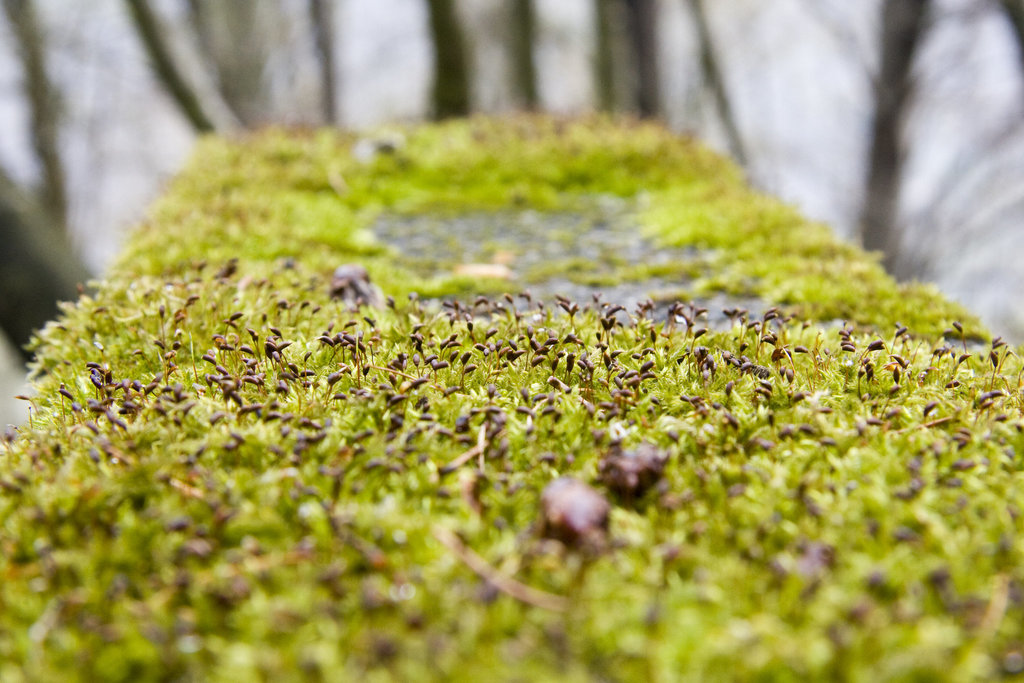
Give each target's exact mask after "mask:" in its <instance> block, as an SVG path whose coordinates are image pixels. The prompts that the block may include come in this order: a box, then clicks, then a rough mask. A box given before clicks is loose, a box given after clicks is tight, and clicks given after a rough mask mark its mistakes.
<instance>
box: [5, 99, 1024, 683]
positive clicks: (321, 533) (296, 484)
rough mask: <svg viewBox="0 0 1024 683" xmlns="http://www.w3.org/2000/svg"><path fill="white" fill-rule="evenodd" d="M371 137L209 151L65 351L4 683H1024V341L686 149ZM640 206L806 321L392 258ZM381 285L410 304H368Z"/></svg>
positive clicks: (208, 143) (726, 272)
mask: <svg viewBox="0 0 1024 683" xmlns="http://www.w3.org/2000/svg"><path fill="white" fill-rule="evenodd" d="M372 140H377V142H369V141H368V140H362V141H360V140H357V139H356V138H354V137H352V136H348V135H346V134H343V133H338V132H335V131H320V132H302V133H296V132H285V131H277V130H269V131H265V132H261V133H259V134H255V135H252V136H250V137H246V138H244V139H240V140H234V141H224V140H218V139H208V140H205V141H204V142H203V143H202V144H201V145H200V148H199V150H198V151H197V153H196V154H195V156H194V158H193V160H192V162H191V164H190V165H189V167H188V168H187V169H186V171H185V172H184V173H183V174H182V175H181V176H180V177H179V178H177V179H176V180H175V181H174V182H173V183H172V185H171V186H170V187H169V189H168V191H167V193H166V195H165V196H164V198H163V199H161V200H160V201H159V202H158V203H157V204H156V205H155V206H154V208H153V210H152V212H151V215H150V217H149V219H148V220H147V221H146V222H145V223H144V224H143V225H142V226H140V227H139V229H138V230H137V231H136V232H135V233H134V234H133V236H132V238H131V240H130V243H129V245H128V246H127V247H126V249H125V251H124V254H123V256H122V258H121V259H120V261H119V262H118V264H117V265H116V267H115V268H114V269H113V270H112V271H111V273H110V274H109V276H108V277H107V278H106V279H105V280H104V281H102V282H100V283H97V285H96V287H95V289H94V291H93V293H91V294H90V295H89V296H85V297H82V298H81V299H80V300H79V301H77V302H75V303H74V304H71V305H69V306H67V307H66V308H65V309H64V313H63V315H62V317H61V318H60V319H59V320H58V321H56V322H54V323H52V324H50V325H49V326H48V327H47V328H46V329H45V330H43V332H42V333H41V334H40V336H39V339H38V341H37V344H36V348H37V353H38V361H37V365H38V368H37V370H38V374H37V378H36V386H37V390H38V394H37V396H36V397H35V398H34V399H33V408H34V409H33V411H32V417H31V419H30V421H29V423H28V424H26V425H24V426H22V427H21V428H19V429H18V430H17V432H16V433H14V434H10V435H9V438H8V439H7V440H6V442H5V443H4V444H3V445H2V446H0V680H3V681H40V680H42V681H46V680H58V679H59V680H90V681H92V680H131V681H140V680H164V679H170V680H235V681H237V680H275V681H276V680H389V679H395V680H410V679H412V680H418V679H453V680H467V679H478V680H550V679H565V680H593V679H598V680H678V679H692V680H732V679H749V678H763V679H773V680H774V679H791V678H808V677H810V678H819V679H820V678H828V679H833V678H835V679H847V678H848V679H851V680H884V679H900V680H903V679H921V680H942V679H945V680H957V681H961V680H970V679H972V678H995V677H999V676H1001V675H1004V674H1012V673H1016V672H1019V671H1020V670H1022V669H1024V636H1022V635H1021V629H1022V621H1024V619H1022V618H1024V568H1022V561H1021V560H1022V553H1024V545H1022V542H1021V541H1020V540H1019V537H1018V536H1017V532H1018V531H1020V530H1021V526H1022V521H1021V515H1020V509H1019V505H1020V503H1019V502H1018V501H1020V500H1021V499H1022V494H1024V476H1022V462H1021V452H1022V450H1024V436H1022V426H1024V419H1022V416H1024V410H1022V395H1021V372H1022V369H1021V362H1020V359H1019V356H1018V354H1017V353H1015V352H1014V351H1013V350H1012V349H1011V348H1009V347H1008V346H1006V345H1005V344H1003V343H1002V342H1001V341H999V340H990V339H989V338H988V336H987V333H986V332H985V330H984V329H982V328H981V326H980V325H979V324H978V322H977V321H976V320H975V319H974V318H972V317H971V316H970V315H969V314H967V313H966V312H965V311H963V310H962V309H961V308H960V307H958V306H956V305H955V304H953V303H950V302H948V301H946V300H945V299H943V298H942V297H941V296H939V295H938V294H937V293H935V292H934V291H933V290H932V289H930V288H927V287H923V286H920V285H898V284H897V283H895V282H894V281H893V280H892V279H891V278H889V277H888V276H887V275H885V273H884V272H883V271H882V270H881V269H880V267H879V266H878V263H877V259H876V258H874V257H872V256H868V255H865V254H864V253H862V252H861V251H859V250H857V249H856V248H854V247H851V246H849V245H846V244H842V243H840V242H838V241H837V240H835V239H834V238H833V237H832V236H831V235H830V234H829V232H828V230H826V229H825V228H824V227H822V226H820V225H815V224H812V223H809V222H807V221H806V220H804V219H803V218H801V217H800V216H799V215H798V214H797V213H796V212H795V211H794V210H793V209H792V208H790V207H788V206H786V205H784V204H782V203H779V202H778V201H776V200H773V199H771V198H768V197H765V196H762V195H760V194H758V193H756V192H753V191H751V190H750V189H749V188H747V187H746V186H745V184H744V182H743V180H742V178H741V175H740V173H739V171H738V170H737V169H736V168H735V167H733V166H732V165H730V164H729V163H727V162H725V161H723V160H722V159H720V158H719V157H717V156H715V155H714V154H712V153H710V152H708V151H707V150H706V149H704V148H703V147H701V146H699V145H698V144H696V143H694V142H691V141H688V140H685V139H681V138H678V137H675V136H672V135H670V134H668V133H667V132H665V131H664V130H662V129H661V128H659V127H657V126H654V125H647V124H642V125H641V124H637V123H633V122H614V121H610V120H606V119H586V120H574V121H559V120H555V119H550V118H542V117H524V118H513V119H501V120H493V119H483V118H481V119H472V120H469V121H455V122H450V123H445V124H441V125H434V126H423V127H417V128H409V129H403V130H401V131H389V132H386V133H382V134H381V135H380V136H374V137H372ZM367 144H369V145H370V148H372V149H370V152H371V153H364V152H367ZM353 149H357V150H359V154H356V155H353V154H352V150H353ZM609 196H614V197H620V198H623V200H622V201H623V202H625V206H627V207H628V212H629V214H630V216H631V220H635V221H636V224H637V225H638V226H640V229H641V230H642V231H643V232H644V234H645V235H646V237H647V239H649V240H651V241H652V242H654V243H656V244H659V245H661V246H662V247H664V248H665V249H668V248H680V249H684V250H689V251H686V252H685V253H691V254H693V255H694V256H693V260H692V262H689V263H686V264H679V268H678V269H674V268H665V267H664V265H662V266H660V267H659V268H658V269H657V273H656V274H658V275H659V276H668V277H672V276H678V277H682V274H683V273H685V274H686V278H687V279H686V282H685V288H686V289H687V291H689V292H691V293H692V294H693V295H694V296H695V297H698V301H700V300H703V298H706V297H711V296H712V295H714V294H715V293H716V292H726V293H728V294H730V295H732V296H737V297H752V298H756V299H757V300H760V301H763V302H766V306H767V308H766V310H763V311H758V312H756V314H755V313H754V312H751V311H747V312H744V311H742V310H730V311H729V312H728V315H727V316H726V317H727V319H728V322H727V324H725V325H720V326H711V325H709V324H708V323H707V322H706V320H707V319H708V318H709V317H710V313H703V312H702V311H701V310H700V306H699V305H687V304H686V302H683V303H680V304H678V305H673V306H671V310H672V312H673V315H671V316H670V317H669V318H666V317H665V316H664V315H662V314H661V313H658V311H659V310H660V309H657V308H656V307H654V306H651V307H641V308H640V309H638V310H632V311H628V312H623V311H618V310H616V307H615V306H614V305H612V304H611V303H608V302H604V303H602V302H600V301H593V300H591V301H580V302H577V303H576V304H575V305H574V303H573V302H569V301H561V302H559V301H558V300H551V299H549V300H548V301H547V302H545V305H544V306H543V307H541V306H540V302H538V301H537V300H536V299H532V300H531V299H529V298H527V297H517V296H515V295H516V291H515V290H513V291H510V292H509V293H508V296H505V295H504V289H507V288H510V287H512V286H513V285H518V284H520V283H514V282H508V281H502V280H479V279H474V278H470V277H467V276H465V275H457V274H454V273H453V272H452V271H450V270H447V269H445V268H441V269H439V270H438V271H437V272H425V271H424V270H423V269H421V268H416V267H414V266H413V265H410V262H409V261H408V259H406V258H404V257H401V256H400V254H399V253H398V252H397V251H396V250H395V249H393V248H391V247H389V246H388V245H386V244H383V243H381V242H379V241H377V240H375V238H374V236H373V234H372V233H371V232H370V227H371V226H373V225H374V224H375V221H378V220H380V219H381V218H382V217H385V218H388V217H390V218H395V217H403V216H422V215H424V214H430V215H434V216H438V217H441V218H444V217H455V216H465V215H467V214H473V215H480V214H481V213H486V212H489V211H509V210H512V209H514V210H531V211H534V212H537V213H538V214H540V215H543V214H546V213H549V212H557V213H559V215H566V214H567V213H577V214H587V213H591V212H593V211H595V209H594V207H595V206H600V203H601V201H602V197H604V198H607V197H609ZM440 225H442V226H443V225H444V223H443V221H442V222H441V223H440ZM343 263H360V264H363V265H364V266H365V267H366V268H367V269H368V272H369V274H370V278H371V280H372V281H373V282H374V283H375V284H376V285H377V286H379V287H380V288H381V290H382V291H383V293H384V294H385V295H387V296H389V297H390V299H389V300H388V302H387V303H386V304H385V305H382V306H380V307H377V308H367V307H363V308H361V309H358V310H355V309H353V307H352V306H350V305H349V304H347V303H346V302H344V301H343V300H340V299H337V298H332V296H331V294H330V291H331V273H332V272H333V270H334V268H335V267H336V266H338V265H339V264H343ZM643 266H644V264H636V263H624V264H611V265H610V266H608V268H610V269H611V270H610V271H609V269H608V268H606V269H605V270H604V271H602V273H603V275H602V276H601V277H602V278H605V280H607V281H611V280H613V279H614V276H615V274H616V273H618V275H619V276H621V277H636V278H643V277H645V276H646V275H648V274H651V273H649V272H648V271H647V269H645V268H644V267H643ZM616 269H620V270H616ZM609 272H611V273H612V275H609ZM478 293H479V294H482V295H483V296H480V297H479V298H478V297H477V296H476V295H477V294H478ZM410 295H413V296H410ZM447 296H458V297H460V301H461V303H458V304H449V305H447V306H440V305H438V304H436V303H434V302H431V301H427V299H430V298H437V297H442V298H443V297H447ZM627 313H628V314H627ZM567 478H568V479H567ZM553 482H557V483H553Z"/></svg>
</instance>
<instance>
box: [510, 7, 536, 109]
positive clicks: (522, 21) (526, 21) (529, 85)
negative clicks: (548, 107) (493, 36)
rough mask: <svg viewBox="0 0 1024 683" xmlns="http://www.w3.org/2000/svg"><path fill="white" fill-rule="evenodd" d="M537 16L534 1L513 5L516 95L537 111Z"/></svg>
mask: <svg viewBox="0 0 1024 683" xmlns="http://www.w3.org/2000/svg"><path fill="white" fill-rule="evenodd" d="M535 23H536V16H535V15H534V7H533V0H513V3H512V40H511V47H512V78H513V80H514V85H515V88H516V94H517V95H518V97H519V99H520V100H521V101H522V103H523V106H525V107H526V108H527V109H536V107H537V104H538V96H537V67H536V64H535V63H534V61H533V43H534V33H535V30H536V27H535Z"/></svg>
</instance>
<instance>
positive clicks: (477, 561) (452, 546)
mask: <svg viewBox="0 0 1024 683" xmlns="http://www.w3.org/2000/svg"><path fill="white" fill-rule="evenodd" d="M433 532H434V538H436V539H437V540H438V541H439V542H440V543H441V545H443V546H444V547H446V548H448V550H450V551H452V553H453V554H454V555H455V556H456V557H458V558H459V559H460V560H462V562H463V563H464V564H465V565H466V566H467V567H469V568H470V569H472V570H473V571H474V572H476V573H477V575H478V576H480V578H482V579H484V580H485V581H487V582H488V583H490V584H491V585H492V586H494V587H495V588H497V589H498V590H499V591H501V592H502V593H504V594H506V595H508V596H510V597H512V598H515V599H516V600H519V601H520V602H525V603H526V604H527V605H533V606H534V607H540V608H541V609H549V610H553V611H555V612H564V611H565V610H567V609H568V608H569V600H567V599H566V598H564V597H562V596H561V595H554V594H553V593H547V592H545V591H542V590H538V589H536V588H531V587H530V586H527V585H526V584H523V583H520V582H518V581H516V580H515V579H513V578H512V577H511V576H507V575H505V574H503V573H502V572H500V571H499V570H497V569H495V568H494V567H492V566H491V565H490V564H488V563H487V560H485V559H484V558H482V557H480V556H479V555H477V554H476V553H475V552H473V551H472V550H471V549H470V548H468V547H466V544H465V543H463V542H462V541H461V540H460V539H459V537H458V536H456V535H455V534H454V533H452V532H451V531H449V530H448V529H444V528H442V527H439V526H435V527H434V529H433Z"/></svg>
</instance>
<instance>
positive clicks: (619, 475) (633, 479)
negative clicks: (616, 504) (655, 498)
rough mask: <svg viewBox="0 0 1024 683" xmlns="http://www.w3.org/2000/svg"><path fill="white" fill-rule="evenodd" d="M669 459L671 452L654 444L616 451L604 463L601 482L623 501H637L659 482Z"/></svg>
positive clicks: (605, 458)
mask: <svg viewBox="0 0 1024 683" xmlns="http://www.w3.org/2000/svg"><path fill="white" fill-rule="evenodd" d="M667 460H668V453H667V452H665V451H663V450H661V449H660V448H658V447H657V446H655V445H654V444H650V443H642V444H640V445H639V446H637V447H636V448H634V449H632V450H622V449H621V448H613V449H612V451H611V452H609V453H608V455H606V456H605V457H604V459H603V460H601V465H600V472H601V482H602V483H603V484H604V485H605V486H607V487H608V488H609V489H610V490H612V491H613V492H615V493H616V494H617V495H619V496H621V497H622V498H625V499H627V500H633V499H636V498H639V497H640V496H642V495H643V494H644V493H646V492H647V491H648V490H649V489H650V488H651V487H652V486H654V485H655V484H657V483H658V481H659V480H660V479H661V476H662V473H663V472H664V471H665V462H666V461H667Z"/></svg>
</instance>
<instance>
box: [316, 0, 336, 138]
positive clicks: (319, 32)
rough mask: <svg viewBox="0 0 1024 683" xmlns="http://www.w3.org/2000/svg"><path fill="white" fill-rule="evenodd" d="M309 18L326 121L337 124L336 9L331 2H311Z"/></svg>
mask: <svg viewBox="0 0 1024 683" xmlns="http://www.w3.org/2000/svg"><path fill="white" fill-rule="evenodd" d="M309 18H310V21H311V23H312V24H313V39H314V43H315V45H316V55H317V59H318V61H319V63H320V64H319V66H320V97H321V99H322V102H323V116H324V121H325V122H327V123H331V124H337V123H340V121H339V120H338V102H337V97H338V91H337V80H336V79H337V73H336V70H335V62H336V58H335V53H336V50H335V45H334V8H333V6H332V4H331V0H309Z"/></svg>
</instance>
